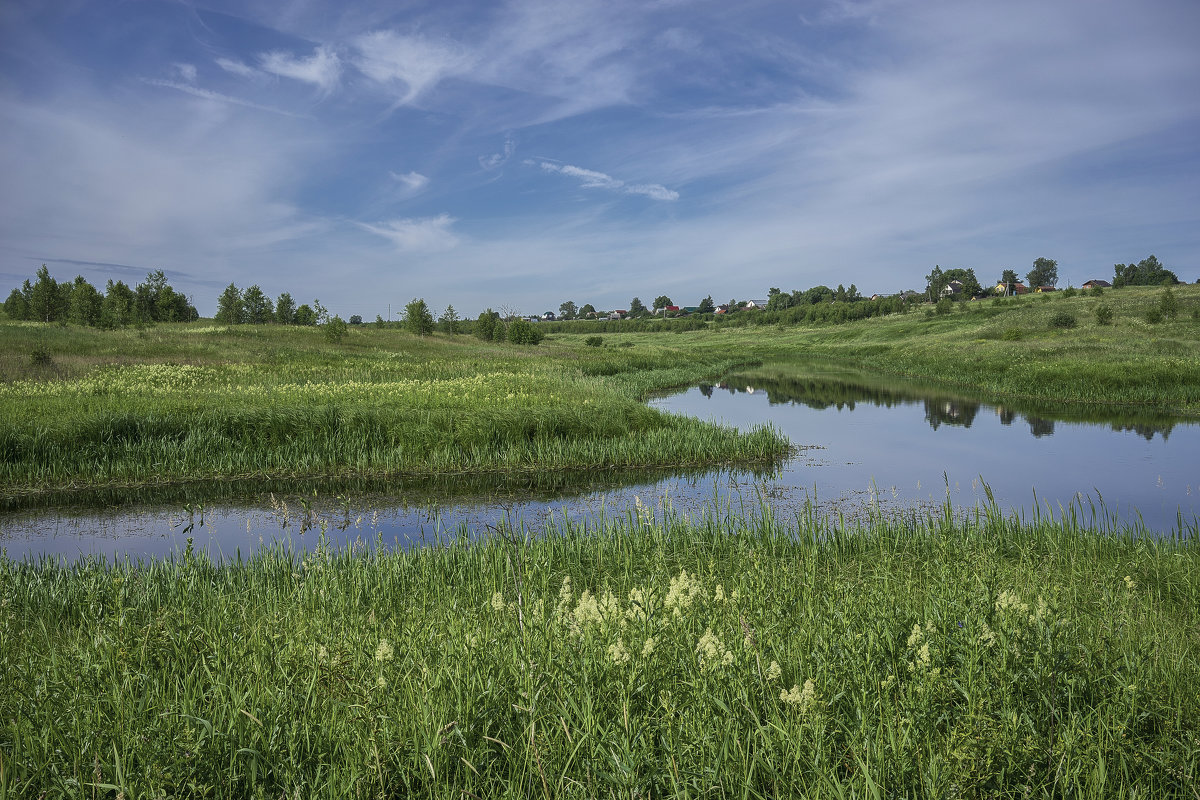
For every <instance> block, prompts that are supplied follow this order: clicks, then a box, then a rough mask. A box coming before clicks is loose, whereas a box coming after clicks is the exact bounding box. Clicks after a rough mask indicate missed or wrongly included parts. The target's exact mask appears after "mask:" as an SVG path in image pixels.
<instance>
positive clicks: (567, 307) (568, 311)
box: [558, 300, 579, 319]
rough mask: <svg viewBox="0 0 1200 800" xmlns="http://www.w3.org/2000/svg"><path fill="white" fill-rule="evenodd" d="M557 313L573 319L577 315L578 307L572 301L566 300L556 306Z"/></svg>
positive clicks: (564, 317)
mask: <svg viewBox="0 0 1200 800" xmlns="http://www.w3.org/2000/svg"><path fill="white" fill-rule="evenodd" d="M558 315H559V316H560V317H562V318H563V319H575V317H577V316H578V315H579V308H578V307H576V305H575V302H574V301H572V300H568V301H567V302H565V303H563V304H562V305H560V306H559V307H558Z"/></svg>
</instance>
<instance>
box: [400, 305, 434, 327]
mask: <svg viewBox="0 0 1200 800" xmlns="http://www.w3.org/2000/svg"><path fill="white" fill-rule="evenodd" d="M404 327H405V328H406V329H408V331H409V332H410V333H415V334H416V335H417V336H428V335H429V334H431V333H433V314H432V313H430V311H429V306H427V305H425V301H424V300H422V299H419V298H413V301H412V302H411V303H409V304H408V305H406V306H405V307H404Z"/></svg>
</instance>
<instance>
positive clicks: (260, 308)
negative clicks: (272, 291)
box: [242, 283, 275, 325]
mask: <svg viewBox="0 0 1200 800" xmlns="http://www.w3.org/2000/svg"><path fill="white" fill-rule="evenodd" d="M242 308H243V309H244V313H245V319H246V322H249V323H251V324H253V325H262V324H264V323H267V322H270V321H271V320H272V318H274V316H275V311H274V303H272V302H271V298H269V297H267V296H266V295H265V294H263V290H262V289H260V288H259V286H258V284H257V283H256V284H254V285H253V286H251V287H250V288H249V289H247V290H246V291H245V292H244V293H243V294H242Z"/></svg>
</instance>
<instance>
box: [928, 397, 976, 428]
mask: <svg viewBox="0 0 1200 800" xmlns="http://www.w3.org/2000/svg"><path fill="white" fill-rule="evenodd" d="M978 413H979V403H971V402H968V401H966V400H946V399H942V398H928V399H926V400H925V421H926V422H928V423H929V427H931V428H933V429H934V430H935V431H936V430H937V429H938V427H939V426H941V425H959V426H961V427H963V428H969V427H971V423H972V422H974V421H975V415H976V414H978Z"/></svg>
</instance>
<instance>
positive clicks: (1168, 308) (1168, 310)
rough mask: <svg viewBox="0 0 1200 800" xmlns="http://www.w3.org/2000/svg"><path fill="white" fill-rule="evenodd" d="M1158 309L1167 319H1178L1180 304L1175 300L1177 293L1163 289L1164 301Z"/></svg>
mask: <svg viewBox="0 0 1200 800" xmlns="http://www.w3.org/2000/svg"><path fill="white" fill-rule="evenodd" d="M1158 308H1159V310H1160V311H1162V315H1163V316H1164V317H1166V318H1167V319H1175V318H1176V317H1178V316H1179V302H1178V301H1177V300H1176V299H1175V293H1174V292H1172V291H1171V290H1170V289H1163V293H1162V299H1161V300H1160V301H1159V303H1158Z"/></svg>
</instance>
